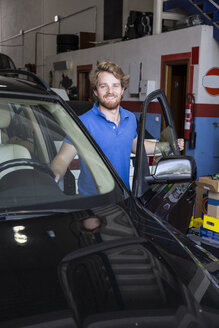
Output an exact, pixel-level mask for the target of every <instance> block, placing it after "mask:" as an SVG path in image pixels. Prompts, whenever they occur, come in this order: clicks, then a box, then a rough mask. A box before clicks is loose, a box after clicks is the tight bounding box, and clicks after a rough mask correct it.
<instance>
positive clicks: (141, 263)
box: [0, 204, 215, 327]
mask: <svg viewBox="0 0 219 328" xmlns="http://www.w3.org/2000/svg"><path fill="white" fill-rule="evenodd" d="M141 214H143V212H141V211H137V210H136V209H134V208H133V212H128V211H127V207H126V205H125V204H120V205H108V206H105V207H104V208H103V207H99V208H95V209H92V210H84V211H77V212H74V213H64V212H61V211H60V212H59V213H58V211H57V213H45V215H44V214H43V213H41V214H40V215H39V214H36V213H35V214H33V213H32V214H31V213H23V214H22V215H21V213H20V214H17V215H14V216H10V215H8V216H7V217H6V218H5V220H2V221H1V222H0V225H1V228H0V243H1V247H0V258H1V268H0V285H1V289H0V290H1V298H0V302H1V309H2V310H1V311H0V322H2V324H1V327H4V324H5V323H6V322H7V321H8V320H10V322H13V323H14V324H13V325H12V326H19V325H18V322H20V320H22V322H25V320H27V322H28V320H30V322H33V321H34V320H36V318H37V320H44V319H39V316H40V318H44V317H45V315H48V313H50V314H51V313H54V314H55V317H56V316H57V315H58V313H60V315H61V316H63V311H64V312H65V311H70V314H69V312H68V316H70V317H71V318H72V317H73V319H74V322H75V323H76V324H77V325H78V326H79V327H80V326H82V324H84V325H85V326H86V325H87V326H88V327H92V325H93V323H94V322H97V321H99V322H100V323H101V322H103V326H104V325H105V324H106V321H107V322H108V321H109V320H111V319H113V320H114V319H116V318H117V319H119V321H118V322H119V326H118V325H117V326H118V327H123V326H124V327H128V325H127V322H129V321H130V320H131V321H130V322H132V320H134V321H135V320H136V318H138V321H137V322H139V323H140V322H145V324H146V323H147V324H148V325H149V323H150V324H151V322H152V323H153V322H154V323H155V322H156V320H157V319H156V318H158V317H159V316H160V318H162V320H167V323H168V325H167V326H168V327H169V326H170V325H171V327H172V326H177V324H178V322H179V321H180V320H181V316H182V313H183V316H184V315H188V313H189V314H190V315H191V318H192V319H191V320H193V321H194V322H196V321H197V322H202V320H203V319H202V320H201V321H200V316H201V315H202V314H201V311H200V312H199V310H200V304H199V303H200V302H197V299H195V298H194V297H193V295H192V293H191V291H192V288H190V289H189V288H187V287H188V286H186V285H184V283H183V281H182V279H181V278H180V276H177V275H176V273H175V272H174V270H173V265H172V263H173V260H172V262H171V261H170V263H168V262H167V261H166V259H165V256H164V255H165V254H164V253H168V251H167V249H168V246H166V248H165V245H168V238H169V242H170V240H171V237H170V236H169V237H167V234H166V235H165V233H164V231H165V229H163V235H162V234H161V236H160V240H163V245H162V244H161V243H160V245H159V243H158V242H155V243H153V241H152V240H150V238H148V237H147V236H146V235H145V236H143V235H142V236H141V237H139V236H138V235H137V233H136V230H135V228H134V226H133V223H132V221H131V218H132V217H134V216H136V217H138V218H140V217H141ZM144 217H145V218H146V217H147V215H146V213H144ZM149 218H150V216H149V215H148V220H151V218H150V219H149ZM148 227H149V225H148ZM161 230H162V229H161ZM165 239H166V242H165ZM162 249H165V252H163V253H162V251H161V250H162ZM177 252H178V251H177V250H175V254H174V257H175V263H176V265H177V266H179V263H181V266H182V267H183V265H182V264H183V262H184V261H185V262H184V264H185V263H186V264H187V265H188V264H190V265H191V263H192V261H191V262H189V261H188V259H187V258H186V256H185V254H184V253H183V252H184V251H182V253H180V254H177ZM166 258H167V257H166ZM179 259H180V260H179ZM191 267H192V265H191ZM192 270H193V271H194V272H193V273H194V275H195V274H196V273H197V272H198V271H197V270H196V269H195V267H192ZM184 271H185V270H184ZM196 271H197V272H196ZM188 276H189V274H188ZM199 278H200V277H199ZM197 279H198V278H197ZM194 284H195V283H194ZM208 287H209V284H208ZM212 288H213V287H212ZM207 289H208V290H209V293H210V292H211V293H213V292H212V290H211V289H210V287H209V288H207ZM205 291H206V289H205ZM205 294H206V293H205ZM214 295H215V294H214V293H213V296H214ZM213 296H212V297H210V296H209V295H207V297H208V299H207V301H209V299H210V300H211V304H212V309H213V312H214V311H215V305H214V302H213ZM205 297H206V296H205ZM190 303H192V304H193V305H192V309H191V308H190V307H191V304H190ZM207 303H208V302H207ZM197 313H198V315H197ZM24 318H25V319H24ZM33 318H34V319H33ZM110 318H111V319H110ZM131 318H132V319H131ZM145 320H146V321H145ZM150 320H151V321H150ZM160 320H161V319H160ZM168 320H169V321H168ZM193 321H191V322H193ZM84 322H85V323H84ZM111 325H115V323H114V321H111V323H110V325H109V327H111ZM95 327H96V325H95ZM100 327H102V326H101V325H100ZM149 327H150V325H149ZM153 327H155V326H153Z"/></svg>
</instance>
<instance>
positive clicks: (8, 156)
mask: <svg viewBox="0 0 219 328" xmlns="http://www.w3.org/2000/svg"><path fill="white" fill-rule="evenodd" d="M10 122H11V113H10V109H9V107H8V105H7V104H0V129H1V130H0V163H3V162H6V161H9V160H13V159H18V158H29V159H30V158H31V155H30V152H29V150H28V149H27V148H25V147H24V146H21V145H17V144H7V143H3V142H5V141H6V140H7V137H6V136H5V132H4V133H2V132H3V131H4V130H5V129H6V128H7V127H8V126H9V124H10ZM23 168H27V167H24V166H15V167H12V168H10V169H6V170H4V171H2V172H0V178H2V177H3V176H4V175H5V174H7V173H9V172H11V171H14V170H19V169H23ZM28 168H31V167H28Z"/></svg>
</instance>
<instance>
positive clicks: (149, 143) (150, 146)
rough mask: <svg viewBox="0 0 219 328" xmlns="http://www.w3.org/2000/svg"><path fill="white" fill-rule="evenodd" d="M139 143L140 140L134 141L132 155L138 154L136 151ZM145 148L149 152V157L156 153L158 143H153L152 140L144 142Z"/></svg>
mask: <svg viewBox="0 0 219 328" xmlns="http://www.w3.org/2000/svg"><path fill="white" fill-rule="evenodd" d="M137 141H138V138H137V137H136V138H135V139H134V140H133V144H132V153H133V154H136V149H137ZM144 146H145V150H146V152H147V154H148V155H153V154H154V151H155V146H156V141H151V140H146V139H145V140H144Z"/></svg>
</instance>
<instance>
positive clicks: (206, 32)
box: [196, 26, 219, 111]
mask: <svg viewBox="0 0 219 328" xmlns="http://www.w3.org/2000/svg"><path fill="white" fill-rule="evenodd" d="M212 34H213V30H212V27H211V26H203V28H202V34H201V43H200V49H199V51H200V52H199V71H198V72H197V75H196V76H197V79H198V88H197V90H196V94H197V97H198V102H199V103H203V104H206V103H207V104H208V103H210V104H218V111H219V95H217V96H212V95H209V94H208V93H207V91H206V90H205V88H204V87H203V85H202V80H203V77H204V76H205V75H206V73H207V72H208V71H209V70H210V69H211V68H213V67H219V42H216V41H215V40H214V39H213V40H212ZM217 87H218V88H219V84H218V86H217Z"/></svg>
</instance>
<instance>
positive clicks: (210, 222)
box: [203, 215, 219, 232]
mask: <svg viewBox="0 0 219 328" xmlns="http://www.w3.org/2000/svg"><path fill="white" fill-rule="evenodd" d="M203 228H205V229H209V230H212V231H215V232H219V219H218V218H213V217H212V216H208V215H204V221H203Z"/></svg>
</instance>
